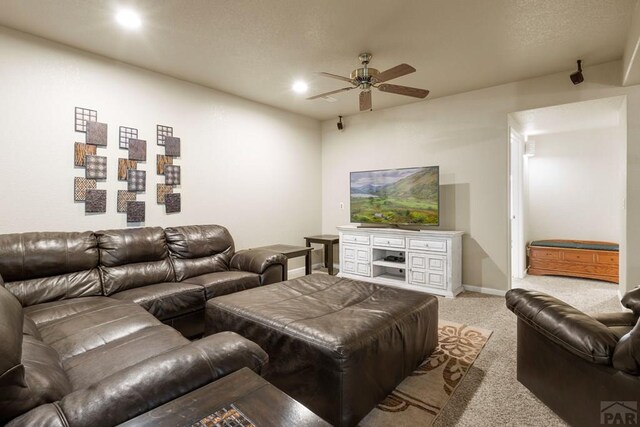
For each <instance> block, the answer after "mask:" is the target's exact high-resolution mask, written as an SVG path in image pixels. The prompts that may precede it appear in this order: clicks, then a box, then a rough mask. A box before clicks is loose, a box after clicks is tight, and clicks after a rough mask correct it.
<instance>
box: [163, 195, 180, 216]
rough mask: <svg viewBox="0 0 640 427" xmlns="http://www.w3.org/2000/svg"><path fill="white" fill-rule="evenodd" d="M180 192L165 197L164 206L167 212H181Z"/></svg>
mask: <svg viewBox="0 0 640 427" xmlns="http://www.w3.org/2000/svg"><path fill="white" fill-rule="evenodd" d="M180 204H181V202H180V193H170V194H167V195H166V196H165V197H164V206H165V211H166V213H177V212H180V208H181V206H180Z"/></svg>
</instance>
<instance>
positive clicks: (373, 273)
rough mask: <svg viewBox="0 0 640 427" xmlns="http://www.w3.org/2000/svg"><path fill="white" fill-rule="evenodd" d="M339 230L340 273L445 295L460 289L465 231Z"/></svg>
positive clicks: (348, 227) (449, 295)
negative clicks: (391, 258)
mask: <svg viewBox="0 0 640 427" xmlns="http://www.w3.org/2000/svg"><path fill="white" fill-rule="evenodd" d="M338 231H339V233H340V274H339V276H341V277H348V278H350V279H358V280H364V281H367V282H373V283H378V284H381V285H390V286H396V287H399V288H405V289H412V290H416V291H422V292H428V293H430V294H436V295H442V296H446V297H454V296H456V295H457V294H458V293H460V292H462V272H461V269H462V267H461V265H462V235H463V234H464V232H462V231H439V230H433V231H432V230H420V231H412V230H403V229H394V228H358V227H356V226H354V225H345V226H342V227H338ZM387 257H396V258H397V259H399V260H395V261H388V260H385V258H387Z"/></svg>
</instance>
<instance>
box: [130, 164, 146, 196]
mask: <svg viewBox="0 0 640 427" xmlns="http://www.w3.org/2000/svg"><path fill="white" fill-rule="evenodd" d="M146 184H147V172H146V171H139V170H136V169H129V170H128V171H127V190H129V191H145V190H146V186H147V185H146Z"/></svg>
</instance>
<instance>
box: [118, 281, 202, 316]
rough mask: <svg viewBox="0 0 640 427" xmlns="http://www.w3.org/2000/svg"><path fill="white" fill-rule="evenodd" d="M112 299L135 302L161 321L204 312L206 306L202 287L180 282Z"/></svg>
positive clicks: (131, 292) (142, 289)
mask: <svg viewBox="0 0 640 427" xmlns="http://www.w3.org/2000/svg"><path fill="white" fill-rule="evenodd" d="M111 298H116V299H119V300H127V301H133V302H135V303H136V304H139V305H140V306H142V307H143V308H144V309H146V310H147V311H148V312H149V313H151V314H153V315H154V316H155V317H157V318H158V319H160V320H167V319H171V318H172V317H176V316H180V315H183V314H187V313H191V312H194V311H197V310H202V309H204V304H205V299H204V290H203V288H202V286H198V285H194V284H190V283H179V282H167V283H156V284H155V285H148V286H142V287H140V288H133V289H127V290H126V291H122V292H118V293H117V294H113V295H111Z"/></svg>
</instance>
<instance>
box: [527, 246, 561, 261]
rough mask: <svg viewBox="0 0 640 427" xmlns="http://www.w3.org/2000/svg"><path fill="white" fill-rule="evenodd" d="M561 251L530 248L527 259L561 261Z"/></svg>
mask: <svg viewBox="0 0 640 427" xmlns="http://www.w3.org/2000/svg"><path fill="white" fill-rule="evenodd" d="M561 255H562V251H560V250H557V249H541V248H531V250H530V252H529V257H531V258H537V259H562V258H561Z"/></svg>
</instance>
